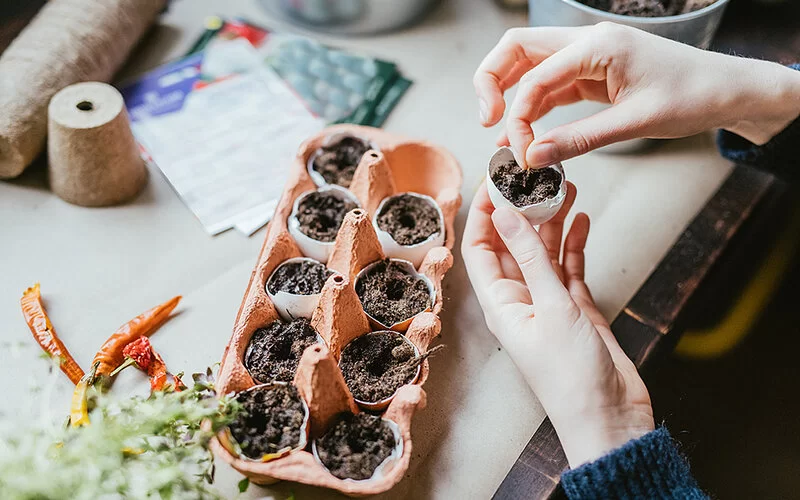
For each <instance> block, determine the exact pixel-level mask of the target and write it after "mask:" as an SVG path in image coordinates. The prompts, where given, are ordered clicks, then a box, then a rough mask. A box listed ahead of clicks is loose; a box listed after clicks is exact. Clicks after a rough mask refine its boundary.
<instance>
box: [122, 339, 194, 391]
mask: <svg viewBox="0 0 800 500" xmlns="http://www.w3.org/2000/svg"><path fill="white" fill-rule="evenodd" d="M122 352H123V355H124V356H125V362H123V363H122V364H121V365H120V366H119V367H117V369H116V370H114V371H113V372H111V373H110V375H109V376H110V377H113V376H115V375H116V374H117V373H119V372H120V371H122V370H124V369H125V368H127V367H129V366H131V365H134V366H136V367H137V368H139V369H140V370H142V371H143V372H145V373H147V376H148V377H150V390H151V391H152V392H157V391H163V390H165V389H166V388H167V384H170V385H171V386H172V389H173V390H175V391H181V390H183V389H185V388H186V386H184V385H183V382H181V379H180V378H178V377H176V376H175V375H172V374H171V373H169V372H168V371H167V365H166V364H165V363H164V359H163V358H162V357H161V355H160V354H158V353H157V352H155V351H154V350H153V346H152V344H150V339H148V338H147V337H145V336H142V337H139V338H138V339H136V340H134V341H133V342H131V343H130V344H128V345H127V346H125V348H124V349H123V350H122Z"/></svg>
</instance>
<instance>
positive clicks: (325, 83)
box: [189, 17, 412, 127]
mask: <svg viewBox="0 0 800 500" xmlns="http://www.w3.org/2000/svg"><path fill="white" fill-rule="evenodd" d="M237 38H245V39H247V40H248V41H249V42H250V43H251V44H252V45H253V47H255V48H256V49H257V50H258V52H259V54H260V55H261V57H263V60H264V63H265V64H267V65H269V66H270V67H271V68H272V69H273V70H274V71H275V72H276V73H277V74H278V75H280V77H281V78H283V79H284V81H286V83H287V84H288V85H289V86H290V87H291V88H292V89H293V90H294V91H295V92H296V93H297V95H298V96H299V97H300V98H301V99H302V100H303V102H304V103H305V104H306V106H307V107H308V109H309V110H310V111H311V112H312V113H314V114H315V115H316V116H318V117H321V118H323V119H324V121H325V122H326V123H329V124H332V123H353V124H357V125H369V126H373V127H380V126H381V125H383V123H384V121H385V120H386V118H387V117H388V116H389V114H390V113H391V111H392V109H394V107H395V106H396V105H397V103H398V102H399V101H400V99H401V98H402V96H403V94H404V93H405V92H406V90H408V88H409V87H410V86H411V83H412V82H411V80H409V79H407V78H404V77H403V76H402V75H401V74H400V71H399V70H398V68H397V66H396V65H395V64H394V63H391V62H389V61H384V60H381V59H376V58H372V57H369V56H364V55H362V54H356V53H353V52H350V51H344V50H339V49H337V48H334V47H330V46H327V45H323V44H321V43H319V42H317V41H315V40H314V39H311V38H307V37H303V36H297V35H288V34H281V33H275V32H272V31H269V30H267V29H264V28H261V27H258V26H255V25H253V24H251V23H248V22H246V21H244V20H240V19H232V20H227V19H222V18H220V17H210V18H208V19H207V20H206V30H205V32H204V33H203V35H201V37H200V38H199V39H198V40H197V42H196V43H195V44H194V45H193V47H192V49H191V50H190V51H189V54H192V53H195V52H198V51H201V50H206V51H213V50H214V46H215V44H219V43H224V42H225V41H229V40H234V39H237Z"/></svg>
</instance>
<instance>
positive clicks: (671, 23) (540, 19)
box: [528, 0, 729, 153]
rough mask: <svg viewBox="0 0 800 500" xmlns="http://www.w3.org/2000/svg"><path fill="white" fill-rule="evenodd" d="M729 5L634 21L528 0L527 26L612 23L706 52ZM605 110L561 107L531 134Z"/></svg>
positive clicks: (629, 145) (557, 1)
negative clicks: (637, 29)
mask: <svg viewBox="0 0 800 500" xmlns="http://www.w3.org/2000/svg"><path fill="white" fill-rule="evenodd" d="M728 1H729V0H717V1H716V2H714V3H713V4H711V5H709V6H707V7H705V8H702V9H700V10H696V11H694V12H688V13H686V14H679V15H677V16H666V17H633V16H621V15H618V14H612V13H610V12H605V11H602V10H599V9H595V8H592V7H589V6H586V5H584V4H582V3H580V2H578V1H576V0H529V3H528V5H529V8H530V12H529V24H530V25H531V26H585V25H592V24H597V23H599V22H602V21H611V22H614V23H617V24H623V25H626V26H632V27H634V28H639V29H641V30H643V31H647V32H649V33H653V34H656V35H659V36H663V37H665V38H669V39H672V40H676V41H678V42H682V43H685V44H688V45H693V46H695V47H699V48H701V49H707V48H708V47H709V45H710V44H711V40H712V39H713V38H714V34H715V33H716V31H717V28H718V27H719V23H720V20H721V19H722V14H723V13H724V12H725V7H726V6H727V5H728ZM607 107H609V105H608V104H603V103H598V102H589V101H583V102H579V103H576V104H571V105H569V106H561V107H558V108H556V109H554V110H553V111H551V112H550V113H548V114H547V115H546V116H544V117H542V118H541V119H540V120H538V121H537V122H536V124H535V126H534V130H535V132H536V133H537V134H539V135H540V134H542V133H543V132H546V131H547V130H550V129H553V128H555V127H557V126H559V125H563V124H566V123H570V122H573V121H576V120H580V119H582V118H585V117H587V116H591V115H593V114H595V113H598V112H600V111H602V110H603V109H606V108H607ZM651 143H652V141H651V140H649V139H633V140H630V141H623V142H619V143H616V144H611V145H609V146H606V147H604V148H600V149H599V150H598V151H601V152H604V153H632V152H635V151H640V150H642V149H643V148H645V147H647V146H648V145H649V144H651Z"/></svg>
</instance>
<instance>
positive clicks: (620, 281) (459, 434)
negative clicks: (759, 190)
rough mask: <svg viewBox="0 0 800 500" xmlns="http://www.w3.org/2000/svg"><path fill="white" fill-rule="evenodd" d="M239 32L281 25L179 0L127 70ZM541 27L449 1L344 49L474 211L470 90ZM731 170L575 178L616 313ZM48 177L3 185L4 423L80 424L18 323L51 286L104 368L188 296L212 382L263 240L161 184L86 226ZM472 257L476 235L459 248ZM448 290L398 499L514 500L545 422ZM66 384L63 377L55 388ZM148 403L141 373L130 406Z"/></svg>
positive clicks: (157, 180) (679, 165)
mask: <svg viewBox="0 0 800 500" xmlns="http://www.w3.org/2000/svg"><path fill="white" fill-rule="evenodd" d="M211 14H220V15H231V16H234V15H240V16H245V17H247V18H249V19H250V20H252V21H254V22H256V23H259V24H264V25H272V26H276V24H275V23H274V22H271V21H270V19H268V18H266V17H265V16H264V15H263V14H262V13H261V12H260V11H259V10H258V8H257V7H256V5H255V2H253V1H251V0H236V1H230V2H225V3H224V4H223V3H221V2H213V1H211V0H179V1H176V2H174V3H173V5H172V7H171V8H170V11H169V12H168V13H167V14H166V15H165V16H164V17H163V19H162V20H161V24H160V25H159V26H158V27H157V28H156V29H155V30H154V32H153V33H152V34H151V35H150V37H149V38H148V39H147V41H146V42H145V43H144V44H143V45H142V46H141V47H140V48H139V50H138V52H137V54H136V55H135V56H134V58H133V59H132V61H131V64H130V65H129V67H128V68H127V69H126V71H125V72H126V73H127V74H131V73H135V72H137V71H141V70H144V69H147V68H150V67H152V66H154V65H157V64H158V63H160V62H163V61H165V60H168V59H171V58H174V57H177V56H179V55H180V54H182V53H183V52H185V50H187V49H188V47H189V46H190V45H191V43H192V41H193V40H194V39H195V38H196V37H197V36H198V35H199V33H200V31H201V29H202V25H203V20H204V18H205V16H207V15H211ZM525 24H526V18H525V16H524V15H523V14H519V13H509V12H505V11H502V10H501V9H499V8H498V7H496V6H495V5H494V3H493V2H491V1H490V0H446V1H445V2H444V4H443V5H442V6H441V7H440V8H438V9H437V10H436V11H435V12H434V13H432V15H431V16H430V17H428V18H427V19H426V20H425V21H424V22H423V23H421V24H419V25H417V26H415V27H413V28H411V29H407V30H404V31H400V32H397V33H392V34H389V35H381V36H377V37H371V38H355V39H334V38H327V37H322V38H323V39H324V40H327V41H329V42H330V43H333V44H336V45H339V46H342V47H348V48H355V49H359V50H362V51H364V52H367V53H369V54H373V55H375V56H379V57H381V58H385V59H388V60H392V61H396V62H397V63H398V64H399V66H400V68H401V69H402V71H403V73H404V74H405V75H407V76H408V77H410V78H411V79H412V80H414V85H413V86H412V87H411V89H410V91H409V92H408V94H407V95H406V96H405V97H404V98H403V100H402V101H401V102H400V105H399V106H398V107H397V108H396V109H395V111H394V112H393V113H392V115H391V117H390V118H389V120H388V122H387V123H386V125H385V128H387V129H388V130H391V131H393V132H398V133H403V134H406V135H409V136H414V137H421V138H425V139H428V140H431V141H434V142H436V143H439V144H442V145H444V146H446V147H447V148H449V149H450V150H451V151H452V152H453V153H454V154H455V155H456V157H457V158H458V159H459V160H460V161H461V164H462V166H463V169H464V174H465V176H464V177H465V182H464V188H463V196H464V200H465V204H464V207H463V208H462V210H461V212H460V214H459V217H458V219H457V225H456V227H457V228H459V229H460V228H462V227H463V223H464V218H465V216H466V210H467V205H468V203H469V200H470V199H471V198H472V194H473V192H474V190H475V189H476V187H477V186H478V184H479V182H480V180H481V179H482V177H483V175H484V168H485V164H486V161H487V160H488V158H489V156H490V155H491V153H492V152H493V151H494V149H495V146H494V138H495V136H496V134H497V131H496V130H484V129H482V128H481V127H480V126H479V124H478V119H477V115H478V110H477V103H476V100H475V97H474V94H473V90H472V83H471V77H472V73H473V71H474V70H475V68H476V66H477V65H478V63H479V62H480V60H481V58H482V56H483V55H484V54H485V53H486V52H487V51H488V50H489V49H490V48H491V47H492V46H493V45H494V43H495V42H496V41H497V39H498V38H499V37H500V36H501V35H502V33H503V31H504V30H505V29H507V28H509V27H512V26H522V25H525ZM729 170H730V165H729V164H728V163H727V162H726V161H724V160H722V159H721V158H720V157H719V156H718V155H717V154H716V151H715V149H714V146H713V141H712V137H711V135H710V134H704V135H700V136H696V137H693V138H689V139H685V140H680V141H670V142H664V143H660V144H658V145H657V146H656V147H655V148H654V149H653V150H651V151H649V152H647V153H646V154H639V155H630V156H610V155H602V154H589V155H586V156H584V157H582V158H577V159H574V160H571V161H569V162H566V171H567V176H568V178H570V179H571V180H572V181H573V182H574V183H575V184H577V186H578V188H579V195H578V200H577V202H576V205H575V206H576V209H578V210H582V211H586V212H587V213H588V214H589V215H590V216H591V218H592V221H593V224H592V235H591V236H590V238H589V243H588V246H587V268H588V270H587V281H588V283H589V285H590V287H591V289H592V291H593V292H594V295H595V297H596V299H597V301H598V303H599V305H600V308H601V310H602V311H603V313H604V314H605V315H606V316H607V317H608V318H613V317H614V316H616V314H617V313H618V312H619V311H620V310H621V309H622V307H623V306H624V305H625V303H626V302H627V301H628V299H629V298H630V297H631V296H632V295H633V294H634V293H635V291H636V290H637V288H638V287H639V286H640V285H641V283H642V282H643V281H644V280H645V278H646V277H647V275H648V274H649V273H650V271H652V269H653V268H654V267H655V265H656V264H657V263H658V261H659V260H660V258H661V257H662V256H663V255H664V253H665V252H666V251H667V250H668V249H669V247H670V246H671V244H672V242H673V241H674V240H675V239H676V238H677V236H678V235H679V234H680V232H681V230H682V229H683V227H685V225H686V224H687V223H688V222H689V221H690V220H691V218H692V217H693V216H694V214H695V213H696V212H697V211H698V210H699V209H700V208H701V207H702V206H703V204H704V203H705V202H706V200H707V199H708V198H709V197H710V196H711V195H712V194H713V192H714V191H715V189H716V188H717V187H718V186H719V184H720V183H721V182H722V180H723V179H724V177H725V176H726V175H727V173H728V172H729ZM44 177H45V176H44V168H42V166H41V165H40V166H37V167H34V168H32V169H29V171H28V172H26V173H25V174H24V175H23V176H22V177H21V178H20V179H17V180H14V181H9V182H0V341H2V343H3V344H2V347H0V373H2V375H3V377H4V379H5V380H7V381H9V380H13V383H7V384H6V390H5V401H6V405H4V409H3V410H2V412H3V417H2V418H25V417H26V416H27V415H28V414H29V413H30V412H33V413H34V414H36V413H37V412H39V411H40V408H42V407H45V408H48V411H50V412H52V413H53V415H54V416H58V417H59V418H60V417H61V416H62V415H63V414H64V413H65V412H66V410H67V408H68V401H69V397H70V394H71V386H70V384H69V382H68V381H67V379H66V378H65V377H63V376H60V375H59V376H57V377H54V379H55V380H56V386H55V387H54V389H53V394H52V396H51V397H50V399H49V400H48V401H47V402H46V403H45V404H44V405H42V396H41V395H40V394H32V393H31V392H30V388H31V387H32V386H34V385H39V386H42V385H43V382H44V381H45V380H46V378H47V371H48V367H47V364H46V363H45V362H44V361H42V360H41V359H39V348H38V347H37V346H36V345H35V343H34V342H33V340H32V339H31V335H30V333H29V331H28V329H27V327H26V326H25V323H24V321H23V319H22V316H21V314H20V311H19V302H18V301H19V297H20V295H21V293H22V291H23V290H24V289H25V288H26V287H27V286H30V285H31V284H33V283H34V282H36V281H40V282H41V283H42V291H43V295H44V298H45V300H46V305H47V309H48V312H49V313H50V315H51V318H52V320H53V322H54V324H55V326H56V328H57V330H58V331H59V332H60V333H61V336H62V338H63V340H64V342H65V343H66V344H67V346H68V347H69V348H70V350H71V352H72V353H73V354H74V355H75V357H76V359H77V361H78V362H79V363H80V364H81V365H82V366H83V367H88V365H89V362H90V360H91V358H92V356H93V355H94V352H95V350H96V349H97V347H99V345H100V344H101V343H102V341H103V340H104V339H105V338H106V337H107V336H108V335H109V334H110V333H111V332H112V331H113V330H114V329H115V328H116V327H117V326H118V325H119V324H121V323H123V322H125V321H127V320H128V319H130V318H132V317H133V316H135V315H136V314H138V313H140V312H142V311H144V310H145V309H147V308H149V307H151V306H153V305H155V304H157V303H159V302H161V301H163V300H166V299H167V298H169V297H171V296H173V295H176V294H182V295H183V296H184V299H183V302H182V303H181V305H180V306H179V309H178V311H179V313H180V314H178V316H177V317H175V318H174V319H172V320H170V321H169V322H168V323H167V324H166V325H165V326H164V327H162V328H161V330H160V331H159V332H158V333H157V334H156V335H155V336H154V338H153V342H154V344H155V346H156V348H157V349H158V350H159V351H160V352H161V353H162V354H163V356H164V358H165V359H166V361H167V363H168V365H169V366H170V367H171V368H172V369H173V370H174V371H179V370H185V371H186V372H187V373H190V372H192V371H200V370H202V369H203V368H204V367H206V366H209V365H211V364H212V363H215V362H217V361H219V359H220V357H221V355H222V352H223V349H224V347H225V344H226V342H227V341H228V337H229V335H230V333H231V328H232V325H233V320H234V317H235V315H236V312H237V309H238V307H239V304H240V301H241V299H242V296H243V293H244V289H245V286H246V284H247V281H248V279H249V276H250V272H251V269H252V266H253V265H254V263H255V259H256V255H257V253H258V249H259V247H260V245H261V242H262V238H263V236H264V231H263V230H261V231H259V232H258V233H256V235H254V236H252V237H250V238H246V237H244V236H242V235H241V234H238V233H236V232H233V231H231V232H228V233H225V234H222V235H220V236H217V237H210V236H208V235H207V234H206V233H205V232H204V231H203V228H202V227H201V226H200V224H199V223H198V222H197V221H196V220H195V219H194V218H193V216H192V214H191V213H190V212H189V210H188V209H187V208H186V207H185V206H184V205H183V204H182V203H181V201H180V200H179V199H178V197H177V196H176V194H175V193H174V192H173V191H172V189H171V188H170V186H169V185H168V183H167V182H166V181H165V179H164V178H163V177H162V176H161V174H160V173H159V172H158V171H151V175H150V181H149V184H148V186H147V187H146V189H145V191H144V192H143V193H142V194H141V196H139V198H138V199H137V200H136V201H135V202H133V203H131V204H128V205H125V206H121V207H115V208H108V209H88V208H81V207H76V206H72V205H69V204H67V203H65V202H63V201H61V200H60V199H59V198H57V197H56V196H54V195H53V194H51V193H50V192H49V191H48V190H47V187H46V181H45V180H44ZM459 240H460V234H459ZM455 254H456V264H455V267H454V268H453V269H452V271H451V272H450V274H449V275H448V277H447V279H446V283H445V295H446V302H445V309H444V311H443V314H442V320H443V325H444V326H443V330H442V337H441V341H442V342H443V343H444V344H446V345H447V350H446V351H444V352H443V353H442V354H440V355H438V356H436V358H435V359H434V360H432V362H431V376H430V378H429V379H428V382H427V383H426V385H425V389H426V391H427V392H428V407H427V408H426V409H425V410H424V411H422V412H420V413H419V414H418V415H417V416H416V418H415V421H414V426H413V432H412V436H413V440H414V441H413V442H414V456H413V457H412V461H411V467H410V469H409V471H408V474H407V477H406V478H405V479H404V480H403V481H402V482H401V483H400V484H398V485H397V486H396V487H395V488H394V489H393V490H392V491H390V492H389V493H388V494H386V495H385V497H386V498H443V499H452V498H465V499H466V498H487V497H489V496H491V494H492V493H493V492H494V490H495V489H496V487H497V486H498V485H499V484H500V482H501V481H502V479H503V477H504V476H505V474H506V473H507V472H508V470H509V468H510V467H511V465H512V464H513V462H514V460H515V459H516V458H517V456H518V455H519V453H520V451H521V450H522V449H523V447H524V445H525V444H526V443H527V441H528V439H529V438H530V436H531V435H532V434H533V432H534V431H535V430H536V428H537V427H538V426H539V425H540V424H541V422H542V420H543V419H544V416H545V415H544V412H543V411H542V408H541V406H540V405H539V403H538V402H537V401H536V399H535V397H534V396H533V394H532V393H531V392H530V390H529V389H528V388H527V386H526V385H525V383H524V382H523V380H522V378H521V377H520V376H519V374H518V373H517V371H516V370H515V368H514V366H513V364H512V363H511V361H510V359H509V358H508V356H507V355H506V353H505V352H504V351H503V350H502V349H500V347H499V345H498V344H497V342H496V341H495V340H494V338H493V337H492V336H491V334H490V333H489V332H488V330H487V329H486V327H485V325H484V322H483V317H482V314H481V311H480V308H479V307H478V304H477V301H476V299H475V296H474V294H473V292H472V290H471V288H470V285H469V282H468V280H467V277H466V273H465V271H464V266H463V263H462V262H461V258H460V252H459V251H458V250H456V252H455ZM51 378H53V377H51ZM126 391H133V392H138V393H142V394H146V393H147V383H146V380H144V378H143V377H140V376H139V374H136V373H134V372H133V371H128V372H127V373H123V374H122V378H121V380H120V381H119V383H118V384H117V385H115V392H118V393H123V394H124V393H125V392H126ZM217 474H218V480H217V484H218V487H219V488H220V490H221V491H223V492H224V493H225V494H226V495H228V496H231V497H234V496H236V482H237V481H238V480H239V479H240V477H239V476H238V474H237V473H236V472H235V471H233V470H232V469H230V468H229V467H227V466H226V465H224V464H222V463H219V464H218V473H217ZM290 492H294V494H295V497H296V498H298V499H302V498H319V497H327V496H330V497H337V495H335V494H330V493H329V492H326V491H323V490H319V489H314V488H308V487H305V486H300V485H296V484H279V485H276V486H274V487H270V488H259V487H251V488H250V490H249V491H248V492H247V493H246V494H245V495H243V496H242V497H243V498H279V499H282V498H286V497H287V496H288V495H289V493H290Z"/></svg>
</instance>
